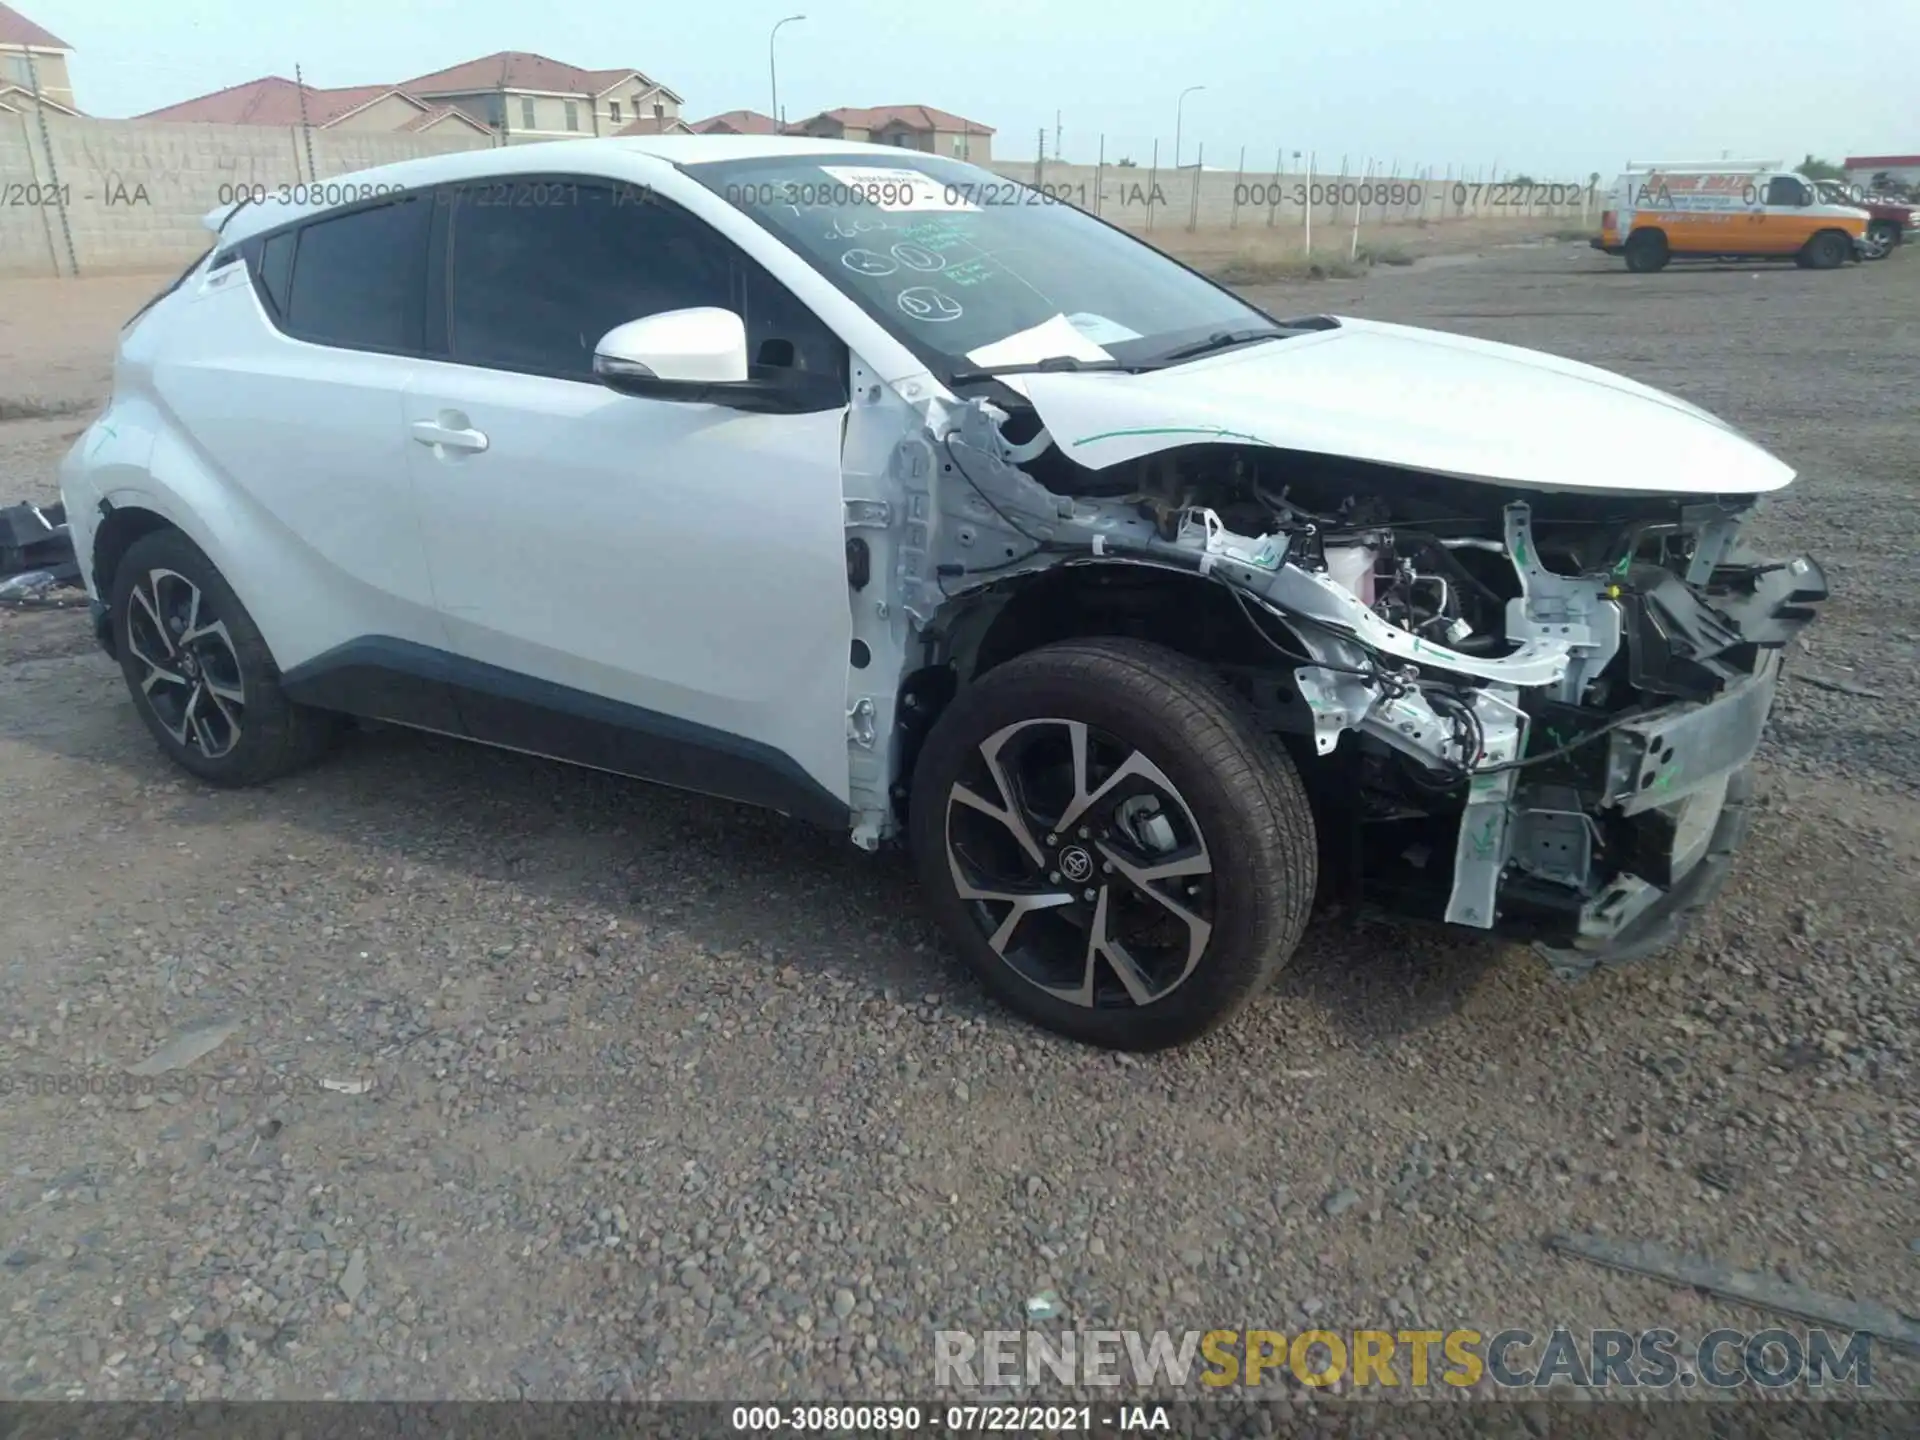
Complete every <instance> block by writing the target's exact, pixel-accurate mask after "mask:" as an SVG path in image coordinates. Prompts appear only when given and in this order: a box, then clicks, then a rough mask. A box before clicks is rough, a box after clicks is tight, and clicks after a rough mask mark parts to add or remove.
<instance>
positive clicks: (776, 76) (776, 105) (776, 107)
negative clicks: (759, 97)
mask: <svg viewBox="0 0 1920 1440" xmlns="http://www.w3.org/2000/svg"><path fill="white" fill-rule="evenodd" d="M806 18H807V17H806V16H804V15H789V16H787V18H786V19H784V20H776V21H775V22H774V26H773V29H772V30H770V31H768V32H767V86H768V88H769V89H770V90H771V91H772V92H773V123H774V124H775V125H776V126H778V125H779V123H780V72H779V70H778V69H777V68H776V67H775V65H774V62H773V40H774V37H775V36H776V35H778V34H779V33H780V27H781V26H782V25H791V24H792V23H793V22H794V21H796V20H804V19H806Z"/></svg>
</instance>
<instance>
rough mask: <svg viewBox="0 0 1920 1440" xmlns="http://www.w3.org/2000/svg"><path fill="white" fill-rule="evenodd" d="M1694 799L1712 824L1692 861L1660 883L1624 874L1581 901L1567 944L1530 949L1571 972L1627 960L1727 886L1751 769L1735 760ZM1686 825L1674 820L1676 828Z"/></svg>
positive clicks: (1640, 955) (1679, 927) (1677, 928)
mask: <svg viewBox="0 0 1920 1440" xmlns="http://www.w3.org/2000/svg"><path fill="white" fill-rule="evenodd" d="M1693 798H1694V799H1695V800H1696V801H1697V802H1699V803H1705V804H1708V805H1710V806H1711V808H1712V812H1713V813H1712V815H1711V824H1712V827H1713V828H1712V830H1711V831H1710V832H1709V833H1708V838H1707V840H1706V843H1705V844H1704V845H1703V846H1700V847H1699V853H1698V858H1697V859H1696V860H1694V861H1693V863H1692V866H1691V868H1689V869H1688V870H1686V872H1685V873H1684V874H1682V875H1681V876H1680V878H1679V879H1678V880H1677V881H1676V882H1675V883H1674V884H1673V886H1672V888H1671V889H1666V890H1662V889H1660V888H1659V887H1658V886H1656V885H1654V884H1652V883H1651V882H1649V881H1647V880H1645V879H1643V878H1641V877H1640V876H1637V875H1623V876H1621V877H1619V878H1618V879H1617V880H1615V881H1614V883H1613V884H1612V885H1610V886H1608V887H1607V889H1606V890H1605V891H1604V892H1603V893H1602V894H1601V895H1599V896H1598V897H1596V898H1595V899H1593V900H1590V901H1588V902H1587V903H1586V904H1585V905H1583V906H1582V907H1581V908H1580V912H1579V916H1578V932H1577V934H1576V935H1575V936H1574V938H1573V940H1572V941H1571V943H1569V944H1564V945H1554V944H1549V943H1547V942H1545V941H1538V940H1536V941H1535V942H1534V945H1533V949H1534V953H1535V954H1537V955H1539V956H1540V958H1541V959H1543V960H1545V961H1546V962H1547V965H1548V968H1550V969H1551V970H1552V971H1553V973H1554V974H1555V975H1557V976H1559V977H1560V978H1562V979H1577V978H1578V977H1580V976H1582V975H1586V974H1588V973H1590V972H1591V971H1593V970H1594V969H1596V968H1597V967H1599V966H1602V965H1625V964H1630V963H1631V962H1633V961H1635V960H1644V959H1646V958H1647V957H1648V956H1650V955H1654V954H1657V953H1658V952H1660V951H1661V950H1664V949H1665V948H1666V947H1667V946H1668V945H1670V944H1672V943H1673V942H1674V941H1675V940H1676V939H1678V938H1679V936H1680V934H1681V933H1682V932H1683V931H1684V930H1685V929H1686V927H1687V926H1688V924H1689V923H1690V922H1691V921H1692V919H1693V917H1694V915H1695V914H1696V913H1697V912H1698V911H1699V910H1701V909H1702V908H1703V907H1705V906H1706V904H1707V903H1708V902H1709V901H1711V900H1712V899H1713V898H1714V896H1716V895H1718V894H1719V893H1720V891H1721V889H1722V888H1724V887H1725V885H1726V883H1727V879H1728V877H1729V876H1731V875H1732V873H1733V858H1734V856H1735V854H1736V853H1738V851H1739V849H1740V847H1741V846H1742V845H1743V844H1745V843H1746V839H1747V832H1748V830H1749V829H1751V827H1752V823H1753V809H1752V800H1753V771H1752V769H1751V768H1750V767H1749V766H1747V765H1741V766H1740V767H1739V768H1738V769H1736V770H1734V771H1732V772H1731V773H1730V774H1728V775H1726V776H1725V777H1724V783H1723V784H1722V785H1721V786H1720V787H1718V788H1717V789H1715V790H1713V791H1709V792H1704V793H1703V794H1701V795H1699V796H1697V797H1693ZM1696 823H1699V822H1698V821H1696ZM1686 828H1687V827H1685V826H1684V825H1683V826H1682V827H1680V829H1681V832H1682V834H1685V833H1686Z"/></svg>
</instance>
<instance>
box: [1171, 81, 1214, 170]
mask: <svg viewBox="0 0 1920 1440" xmlns="http://www.w3.org/2000/svg"><path fill="white" fill-rule="evenodd" d="M1206 88H1207V87H1206V86H1204V85H1189V86H1187V88H1186V89H1184V90H1182V91H1181V92H1180V98H1179V99H1178V100H1176V101H1174V102H1173V168H1174V169H1176V170H1178V169H1179V168H1180V120H1181V114H1182V112H1183V111H1184V110H1185V109H1186V106H1187V96H1189V95H1191V94H1193V92H1194V91H1196V90H1204V89H1206Z"/></svg>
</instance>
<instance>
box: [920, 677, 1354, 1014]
mask: <svg viewBox="0 0 1920 1440" xmlns="http://www.w3.org/2000/svg"><path fill="white" fill-rule="evenodd" d="M911 808H912V824H911V828H912V835H913V846H914V854H915V859H916V862H917V864H918V867H919V872H920V878H921V883H922V885H923V886H924V887H925V889H926V892H927V896H928V900H929V903H930V905H931V907H932V909H933V911H934V913H935V915H936V917H937V918H938V919H939V920H940V921H941V923H942V924H943V926H944V927H945V928H946V930H947V931H948V933H949V934H950V935H951V936H952V938H953V940H954V942H955V944H956V945H957V947H958V948H959V950H960V953H961V955H962V956H963V957H964V958H965V960H966V961H967V963H968V965H969V966H971V967H972V969H973V970H974V971H975V973H976V974H977V975H978V976H979V977H980V979H981V980H982V981H983V982H984V983H985V985H986V986H987V988H988V989H989V990H990V991H991V992H992V993H993V994H994V995H995V996H997V997H998V998H999V999H1000V1000H1002V1001H1003V1002H1004V1003H1006V1004H1007V1005H1009V1006H1010V1007H1011V1008H1013V1009H1014V1010H1016V1011H1018V1012H1019V1013H1020V1014H1022V1015H1023V1016H1025V1017H1026V1018H1028V1019H1029V1020H1032V1021H1034V1022H1035V1023H1037V1024H1040V1025H1042V1026H1044V1027H1046V1028H1047V1029H1050V1030H1054V1031H1056V1032H1058V1033H1060V1034H1063V1035H1067V1036H1069V1037H1071V1038H1073V1039H1076V1040H1080V1041H1083V1042H1085V1043H1088V1044H1093V1045H1101V1046H1106V1047H1110V1048H1114V1049H1124V1050H1155V1049H1160V1048H1163V1047H1165V1046H1170V1045H1178V1044H1181V1043H1183V1042H1185V1041H1188V1040H1192V1039H1194V1038H1195V1037H1196V1036H1198V1035H1200V1034H1202V1033H1204V1032H1205V1031H1207V1030H1209V1029H1211V1028H1213V1027H1214V1026H1216V1025H1218V1024H1220V1023H1221V1022H1223V1021H1224V1020H1226V1019H1227V1018H1228V1017H1230V1016H1231V1015H1233V1014H1234V1013H1235V1012H1236V1011H1238V1010H1239V1009H1240V1008H1241V1007H1242V1006H1243V1005H1244V1004H1245V1003H1246V1002H1247V1001H1248V1000H1249V999H1250V998H1251V997H1252V996H1253V995H1255V994H1256V993H1258V992H1259V991H1260V990H1261V989H1262V988H1263V986H1265V985H1266V983H1267V982H1268V981H1269V980H1270V979H1271V978H1272V975H1273V973H1274V971H1275V970H1277V969H1278V968H1279V966H1280V965H1281V964H1282V963H1283V962H1284V961H1285V960H1286V959H1287V958H1288V956H1289V955H1291V953H1292V952H1293V949H1294V946H1295V945H1296V944H1297V943H1298V941H1299V938H1300V933H1301V931H1302V929H1303V928H1304V927H1305V924H1306V918H1307V914H1308V911H1309V909H1310V907H1311V904H1312V901H1313V892H1314V883H1315V878H1316V849H1315V843H1314V830H1313V818H1312V812H1311V810H1310V809H1309V805H1308V801H1307V797H1306V793H1305V791H1304V790H1303V788H1302V787H1301V784H1300V777H1299V774H1298V773H1297V772H1296V771H1295V769H1294V768H1293V763H1292V761H1291V759H1290V758H1289V757H1288V756H1287V754H1286V752H1285V751H1284V750H1283V749H1282V748H1281V747H1280V746H1279V744H1278V743H1277V742H1275V741H1274V740H1273V739H1272V738H1271V737H1270V736H1268V735H1266V734H1265V733H1263V732H1262V731H1261V730H1260V729H1259V728H1258V726H1257V725H1256V724H1255V723H1254V721H1253V718H1252V716H1251V715H1250V714H1249V713H1248V712H1247V711H1246V709H1245V708H1244V707H1243V706H1242V704H1241V703H1240V701H1239V700H1238V698H1237V697H1236V696H1235V695H1234V694H1233V693H1232V691H1231V690H1229V689H1228V688H1227V686H1226V685H1225V683H1224V682H1223V681H1222V680H1221V679H1220V678H1219V677H1218V676H1217V675H1216V674H1214V673H1213V672H1212V671H1210V670H1208V669H1207V668H1206V667H1204V666H1202V665H1199V664H1197V663H1196V662H1194V661H1192V660H1190V659H1188V658H1187V657H1185V656H1183V655H1181V654H1179V653H1177V652H1175V651H1172V650H1168V649H1165V648H1164V647H1161V646H1157V645H1150V644H1146V643H1143V642H1139V641H1133V640H1121V639H1101V640H1074V641H1068V642H1064V643H1061V644H1057V645H1049V646H1045V647H1043V648H1041V649H1039V650H1035V651H1032V652H1030V653H1028V654H1026V655H1023V656H1020V657H1018V658H1016V659H1014V660H1011V661H1008V662H1007V663H1006V664H1005V665H1002V666H1000V667H999V668H997V669H995V670H993V671H991V672H989V673H988V674H987V675H986V676H985V677H984V678H983V679H982V680H980V681H979V682H978V683H976V684H974V685H973V686H971V687H970V688H968V689H967V690H965V691H963V692H962V693H961V694H960V695H959V697H958V698H957V699H955V701H954V702H953V704H952V705H951V706H949V707H948V709H947V711H946V713H945V714H943V715H942V716H941V718H940V720H939V722H938V723H937V724H936V725H935V726H934V728H933V731H932V733H931V734H930V735H929V736H928V738H927V744H926V748H925V749H924V750H923V751H922V752H921V756H920V759H919V762H918V765H917V766H916V770H915V775H914V787H913V795H912V807H911Z"/></svg>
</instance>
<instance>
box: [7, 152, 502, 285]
mask: <svg viewBox="0 0 1920 1440" xmlns="http://www.w3.org/2000/svg"><path fill="white" fill-rule="evenodd" d="M488 143H490V142H489V140H488V138H487V137H485V136H481V135H475V134H473V133H471V132H462V133H454V134H444V135H407V134H382V133H378V132H367V131H340V130H314V131H311V132H306V131H303V130H302V129H301V127H299V126H297V125H296V126H278V125H190V124H162V123H156V122H152V121H145V120H96V119H90V118H73V117H64V116H58V115H52V114H49V115H47V116H46V117H45V128H44V131H43V129H42V123H41V119H40V117H39V116H37V115H32V114H24V115H19V116H11V115H0V275H72V274H75V273H78V274H81V275H90V274H103V273H113V272H115V271H130V270H164V269H168V268H178V267H180V266H183V265H185V264H186V263H187V262H188V261H190V260H192V259H193V258H194V256H196V255H198V254H199V253H200V252H201V251H203V250H204V249H206V247H207V244H208V241H209V239H210V237H209V236H208V234H207V232H206V230H205V229H204V228H202V226H201V223H200V221H201V217H203V216H204V215H205V214H206V213H207V212H208V211H209V210H212V209H214V208H215V207H216V206H218V205H221V204H225V203H230V202H231V201H232V200H233V199H234V198H235V196H236V195H238V194H245V193H249V192H255V191H256V187H258V189H259V190H263V191H265V192H266V193H273V192H275V191H277V190H278V189H279V187H280V186H282V185H297V184H301V183H303V182H306V181H311V180H315V179H319V180H325V179H327V178H329V177H331V176H336V175H344V174H347V173H349V172H351V171H355V170H364V169H367V168H369V167H370V166H374V165H384V164H388V163H391V162H393V161H396V160H408V159H412V158H414V157H416V156H421V155H439V154H445V153H446V152H448V151H451V150H472V149H476V148H479V147H482V146H485V145H487V144H488Z"/></svg>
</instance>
